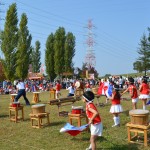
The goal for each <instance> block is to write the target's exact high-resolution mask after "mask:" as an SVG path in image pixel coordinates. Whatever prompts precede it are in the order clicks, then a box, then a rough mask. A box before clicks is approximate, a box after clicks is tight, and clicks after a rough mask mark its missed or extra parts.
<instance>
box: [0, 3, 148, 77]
mask: <svg viewBox="0 0 150 150" xmlns="http://www.w3.org/2000/svg"><path fill="white" fill-rule="evenodd" d="M14 2H15V3H16V4H17V9H18V11H17V12H18V19H19V21H20V16H21V14H22V13H26V14H27V17H28V29H29V31H30V33H31V35H32V38H33V39H32V45H33V46H34V45H35V41H37V40H39V41H40V43H41V49H40V50H41V54H42V55H41V62H42V64H43V63H44V55H45V43H46V39H47V37H48V35H49V34H51V33H55V31H56V30H57V29H58V28H59V27H64V28H65V30H66V32H72V33H73V34H74V36H75V37H76V47H75V49H76V54H75V57H74V59H73V61H74V63H75V67H80V68H81V66H82V63H83V62H85V56H86V51H87V44H86V40H87V34H88V30H87V28H86V27H87V24H88V20H89V19H92V23H93V25H94V28H93V30H92V31H93V34H94V36H93V39H94V41H95V44H94V47H93V49H94V53H95V57H96V66H95V68H96V70H97V71H98V73H99V75H100V76H103V75H105V74H112V75H117V74H123V73H133V72H135V71H134V70H133V62H135V61H136V59H137V58H138V56H139V55H138V53H137V49H138V47H139V42H140V39H141V37H142V35H143V33H145V34H147V35H148V32H147V27H150V9H149V6H150V0H32V1H31V0H1V6H0V11H1V12H0V17H1V19H4V18H5V16H6V12H7V10H8V7H9V5H11V4H12V3H14ZM3 4H4V5H3ZM3 28H4V20H0V29H1V30H3Z"/></svg>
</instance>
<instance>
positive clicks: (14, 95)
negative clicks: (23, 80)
mask: <svg viewBox="0 0 150 150" xmlns="http://www.w3.org/2000/svg"><path fill="white" fill-rule="evenodd" d="M10 96H11V102H14V100H15V97H16V96H17V94H10Z"/></svg>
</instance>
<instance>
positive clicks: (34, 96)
mask: <svg viewBox="0 0 150 150" xmlns="http://www.w3.org/2000/svg"><path fill="white" fill-rule="evenodd" d="M39 94H40V92H33V100H32V102H33V103H38V102H39Z"/></svg>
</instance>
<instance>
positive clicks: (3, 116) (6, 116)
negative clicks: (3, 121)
mask: <svg viewBox="0 0 150 150" xmlns="http://www.w3.org/2000/svg"><path fill="white" fill-rule="evenodd" d="M8 117H9V115H0V118H8Z"/></svg>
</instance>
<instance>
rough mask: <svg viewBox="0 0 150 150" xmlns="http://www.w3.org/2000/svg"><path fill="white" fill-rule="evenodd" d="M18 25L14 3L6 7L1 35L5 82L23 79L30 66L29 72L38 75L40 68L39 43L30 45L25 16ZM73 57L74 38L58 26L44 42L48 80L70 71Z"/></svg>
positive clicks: (24, 15)
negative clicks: (6, 80) (30, 70)
mask: <svg viewBox="0 0 150 150" xmlns="http://www.w3.org/2000/svg"><path fill="white" fill-rule="evenodd" d="M18 22H19V20H18V16H17V5H16V3H13V4H12V5H10V6H9V8H8V11H7V14H6V18H5V25H4V30H3V31H1V32H0V40H1V51H2V53H3V55H4V58H0V61H1V63H2V66H3V71H4V74H5V76H6V79H8V80H11V81H13V80H14V79H16V78H21V79H26V78H27V76H28V69H29V65H30V64H32V72H40V67H41V60H40V59H41V51H40V48H41V47H40V46H41V44H40V42H39V41H36V42H35V47H33V46H32V45H31V42H32V35H31V34H30V32H29V30H28V18H27V15H26V13H23V14H22V15H21V19H20V22H19V25H18ZM43 51H44V50H43ZM74 55H75V36H74V35H73V34H72V33H71V32H68V33H66V31H65V29H64V28H63V27H59V28H58V30H56V32H55V33H51V34H50V35H49V36H48V38H47V40H46V49H45V66H46V73H47V75H48V77H49V78H50V79H51V80H53V79H54V78H55V77H56V76H57V75H61V74H62V73H63V72H70V71H73V65H74V63H73V57H74Z"/></svg>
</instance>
